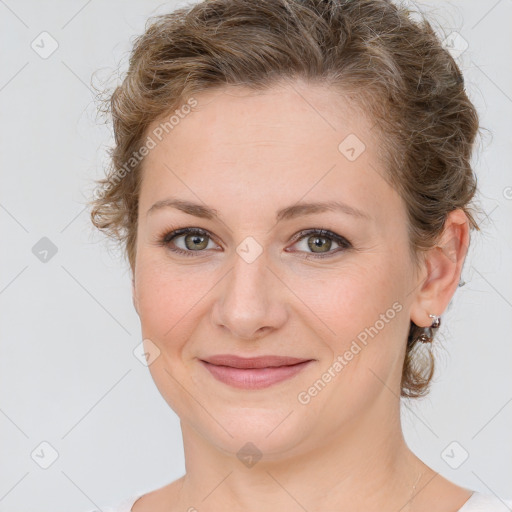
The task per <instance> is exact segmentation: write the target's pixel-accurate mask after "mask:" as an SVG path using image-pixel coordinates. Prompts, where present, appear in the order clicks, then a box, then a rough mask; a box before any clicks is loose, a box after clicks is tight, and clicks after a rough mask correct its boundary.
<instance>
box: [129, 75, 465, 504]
mask: <svg viewBox="0 0 512 512" xmlns="http://www.w3.org/2000/svg"><path fill="white" fill-rule="evenodd" d="M194 97H195V98H196V99H197V101H198V107H196V108H195V109H194V111H193V112H192V113H191V114H189V115H188V116H186V117H185V118H184V119H183V120H181V121H180V123H179V124H178V125H177V126H175V128H174V129H173V130H172V131H169V133H168V134H166V135H165V136H164V137H163V139H162V141H161V142H159V143H158V145H157V146H156V147H155V148H154V149H152V150H151V151H150V153H149V154H148V155H147V156H146V158H145V161H144V167H143V182H142V187H141V192H140V198H139V200H140V201H139V218H138V232H137V256H136V264H135V268H134V269H133V271H134V272H133V278H134V279H133V301H134V305H135V308H136V310H137V313H138V315H139V317H140V320H141V326H142V334H143V338H144V339H145V340H151V342H147V341H145V343H146V347H147V348H148V351H153V352H155V347H157V349H158V351H159V355H158V357H156V359H155V360H154V361H153V362H152V363H151V364H150V365H149V369H150V372H151V375H152V377H153V379H154V381H155V383H156V385H157V387H158V389H159V391H160V393H161V394H162V396H163V398H164V399H165V400H166V401H167V403H168V404H169V406H170V407H171V408H172V409H173V410H174V411H175V412H176V414H177V415H178V416H179V418H180V420H181V428H182V433H183V443H184V450H185V460H186V475H184V476H183V477H182V478H180V479H179V480H177V481H175V482H172V483H171V484H169V485H167V486H165V487H162V488H160V489H157V490H155V491H153V492H151V493H148V494H146V495H144V496H143V497H142V498H140V499H139V500H138V501H137V502H136V503H135V505H134V507H133V511H135V512H142V511H146V510H148V511H149V510H152V511H153V512H155V511H157V512H158V511H159V510H162V511H163V510H166V511H169V510H171V511H172V510H188V509H189V508H190V507H195V509H197V510H199V511H201V512H203V511H205V512H207V511H226V510H229V511H242V510H243V511H245V512H253V511H258V512H262V511H266V510H269V511H270V510H272V511H275V510H287V511H303V510H304V509H306V510H308V511H309V512H314V511H326V510H341V509H343V510H351V511H353V512H357V511H361V512H362V511H365V512H367V511H369V510H379V511H381V512H387V511H398V510H401V512H405V511H425V512H426V511H429V512H431V511H432V510H433V509H435V510H436V511H438V512H443V511H446V512H453V511H455V510H458V508H460V507H461V506H462V504H463V503H464V502H465V501H466V500H467V499H468V498H469V497H470V494H471V491H469V490H468V489H464V488H462V487H459V486H456V485H455V484H453V483H451V482H449V481H448V480H446V479H444V478H443V477H442V476H440V475H439V474H437V473H436V472H434V471H433V470H432V469H430V468H429V467H427V466H426V465H425V464H424V463H423V462H422V461H420V460H419V459H418V458H417V457H416V456H415V455H414V454H413V453H412V452H411V451H410V450H409V448H408V447H407V445H406V443H405V440H404V438H403V434H402V430H401V425H400V400H399V394H400V377H401V370H402V365H403V359H404V355H405V340H406V337H407V333H408V329H409V321H410V319H412V320H413V321H414V322H415V323H416V324H417V325H420V326H429V325H430V324H431V321H432V320H431V319H430V318H429V316H428V315H429V313H432V314H437V315H442V314H443V312H444V311H445V309H446V307H447V305H448V303H449V302H450V300H451V298H452V296H453V294H454V292H455V290H456V288H457V285H458V282H459V279H460V272H461V269H462V265H463V262H464V258H465V255H466V248H467V246H468V241H469V239H468V237H469V235H468V230H469V225H468V220H467V217H466V216H465V214H464V213H463V212H462V211H461V210H455V211H453V212H452V213H451V214H450V215H449V217H448V219H447V221H446V224H445V232H444V234H443V238H442V241H441V243H440V244H439V247H437V248H434V249H433V250H432V251H430V252H429V253H428V254H427V255H426V258H425V261H424V263H423V264H422V265H421V266H419V267H418V268H416V267H415V266H414V265H413V261H412V260H411V257H410V253H409V250H408V238H407V219H406V209H405V203H404V202H403V200H402V199H401V197H400V196H399V195H398V194H397V193H396V192H395V191H394V190H393V189H392V188H391V187H390V186H389V184H388V183H387V182H386V181H385V180H384V179H383V178H382V176H383V175H384V168H383V163H382V162H380V160H379V154H381V153H380V152H379V142H380V141H379V139H378V133H377V130H376V129H372V128H373V127H374V123H372V122H371V121H370V120H369V119H367V118H366V117H364V116H363V115H362V114H361V113H358V112H357V111H356V110H355V109H354V108H353V106H352V105H351V104H350V103H349V102H348V100H346V99H344V97H343V96H342V95H340V94H339V92H335V91H333V90H331V89H328V88H326V87H325V86H321V85H312V84H306V83H303V82H294V83H293V84H292V83H288V84H286V83H283V84H281V85H279V86H278V85H276V86H273V87H272V88H271V89H269V90H267V91H265V92H257V93H256V92H254V91H250V90H248V89H244V88H233V87H224V88H221V89H214V90H209V91H207V92H202V93H200V94H197V95H195V96H194ZM157 125H158V123H157V122H155V123H154V124H153V126H152V127H150V129H149V130H148V134H149V133H151V130H152V129H153V128H154V127H156V126H157ZM349 134H355V135H356V136H357V137H358V138H359V139H360V140H361V141H362V142H363V143H364V144H365V146H366V149H365V150H364V151H363V152H362V153H361V154H360V155H359V156H358V157H357V158H356V159H355V160H354V161H350V160H349V159H347V158H346V157H345V155H344V154H342V153H341V152H340V151H339V150H338V145H339V144H340V142H342V141H343V140H344V139H345V137H347V136H348V135H349ZM171 196H172V197H174V198H179V199H182V200H187V201H192V202H195V203H199V204H201V205H208V206H210V207H212V208H215V209H216V210H217V212H218V213H219V219H205V218H199V217H196V216H194V215H191V214H189V213H185V212H183V211H180V210H178V209H175V208H171V207H169V208H162V209H158V210H156V211H153V212H152V213H150V214H147V212H148V210H149V209H150V207H151V206H152V205H153V204H154V203H155V202H157V201H160V200H163V199H166V198H169V197H171ZM328 200H337V201H343V202H345V203H347V204H349V205H351V206H353V207H355V208H358V209H360V210H362V211H363V212H365V213H366V214H367V215H368V216H369V217H370V220H366V219H358V218H356V217H354V216H351V215H347V214H344V213H341V212H338V211H328V212H320V213H314V214H310V215H301V216H299V217H297V218H293V219H288V220H282V221H281V222H279V223H276V212H277V211H278V210H279V209H281V208H285V207H287V206H290V205H293V204H296V203H297V202H299V201H300V202H316V201H328ZM185 227H196V228H202V229H203V230H206V231H207V232H208V233H209V234H210V235H211V237H210V238H206V240H209V242H208V246H207V247H206V248H201V249H199V250H195V251H194V250H190V249H187V247H186V246H185V236H181V237H180V238H178V239H176V240H174V245H173V242H169V245H168V246H164V245H162V244H159V243H158V241H159V240H160V237H161V235H164V234H166V233H167V232H169V231H171V230H172V229H176V228H185ZM313 228H325V229H328V230H330V231H333V232H334V233H336V234H338V235H340V236H342V237H345V238H346V239H347V240H348V241H349V242H350V243H351V245H352V246H351V247H349V248H346V249H342V250H338V247H339V246H338V244H337V243H336V242H335V241H332V240H331V239H329V240H330V241H331V243H332V245H331V246H330V248H329V247H323V250H324V251H325V252H329V251H330V254H331V256H330V257H326V258H323V259H322V258H317V259H314V257H315V255H316V254H318V252H317V253H315V252H313V251H312V250H311V249H310V248H309V247H308V244H307V242H308V237H309V238H311V237H313V239H315V238H316V237H317V236H318V235H317V236H315V235H306V236H305V237H303V238H302V239H301V240H297V241H293V240H292V237H293V236H294V235H295V234H296V233H299V232H300V231H302V230H306V229H313ZM247 237H253V238H254V239H255V240H256V241H257V243H258V244H259V246H260V248H261V250H262V252H261V254H260V255H259V257H257V258H256V259H255V260H254V261H252V262H251V263H248V262H247V261H246V260H245V259H244V258H242V257H241V256H240V255H239V253H237V247H238V246H239V245H240V244H242V243H243V242H244V240H245V239H246V238H247ZM189 238H192V239H193V238H194V237H193V236H192V237H189ZM189 243H192V244H193V241H192V242H189ZM196 243H197V242H196ZM324 243H325V240H324ZM327 243H328V242H327ZM171 247H179V248H182V249H183V250H188V251H189V252H191V253H192V254H191V255H190V256H187V255H180V254H176V253H173V252H172V251H171V249H170V248H171ZM189 247H190V246H189ZM192 247H194V246H193V245H192ZM242 247H243V245H242ZM251 250H254V249H251ZM336 251H338V252H336ZM320 254H324V253H322V252H320ZM304 255H307V256H310V257H311V259H305V258H303V257H302V256H304ZM397 303H398V304H399V305H400V306H401V309H400V311H399V312H396V314H395V315H394V317H393V318H392V319H388V321H387V322H386V323H385V326H384V327H383V328H380V329H379V331H378V334H377V335H374V336H373V338H369V340H368V343H367V345H366V346H362V345H361V346H362V347H363V348H362V350H361V351H360V352H359V353H358V354H357V355H355V356H354V357H353V359H352V360H351V361H349V362H348V364H347V365H346V366H345V367H344V368H343V370H342V371H341V372H340V373H338V374H337V375H336V376H335V377H334V378H332V379H331V381H330V382H329V383H328V384H327V385H326V386H325V387H324V388H323V389H322V390H321V392H319V393H318V394H317V395H316V396H314V397H312V398H311V400H310V401H309V403H307V404H302V403H300V402H299V400H298V398H297V397H298V394H299V393H300V392H301V391H304V390H308V388H310V387H311V386H312V385H313V383H314V382H315V381H317V380H318V379H319V378H320V377H321V376H322V374H323V373H324V372H325V371H326V370H327V369H328V368H329V367H330V366H331V365H332V363H333V361H334V360H335V358H336V357H337V356H338V355H340V354H341V355H343V354H344V353H345V352H346V351H347V349H348V348H349V347H350V345H351V343H352V341H353V340H354V339H356V338H357V335H358V334H359V333H361V332H362V331H364V329H365V328H366V327H369V326H374V325H375V324H376V321H377V320H379V318H381V316H380V315H382V314H386V312H387V311H389V310H390V308H392V305H393V304H397ZM223 353H224V354H225V353H229V354H238V355H241V356H245V357H250V356H256V355H263V354H276V355H288V356H295V357H300V358H308V359H315V361H314V362H313V363H312V364H310V365H309V367H307V368H305V369H304V370H303V371H302V372H301V373H299V374H298V375H296V376H294V377H293V378H292V379H288V380H286V381H284V382H281V383H279V384H275V385H273V386H270V387H268V388H265V389H261V390H243V389H235V388H232V387H230V386H228V385H226V384H224V383H222V382H219V381H217V380H216V379H214V378H213V377H212V376H211V375H210V373H209V372H208V371H207V370H205V369H204V368H203V367H202V365H201V364H200V363H199V360H198V358H204V357H207V356H210V355H214V354H223ZM249 441H250V442H251V443H253V444H254V445H255V446H256V447H257V448H258V450H259V451H260V452H261V454H262V458H261V460H259V461H258V462H257V463H256V464H255V465H254V466H252V467H246V466H245V465H244V464H242V462H241V461H240V460H239V459H238V458H237V455H236V454H237V452H238V451H239V450H240V448H241V447H242V446H244V445H245V444H246V443H247V442H249ZM415 483H416V492H415V493H413V492H412V489H413V485H414V484H415ZM413 494H414V495H415V496H414V499H412V500H411V497H412V496H413ZM190 510H192V509H190Z"/></svg>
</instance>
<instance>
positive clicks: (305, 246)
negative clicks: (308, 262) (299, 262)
mask: <svg viewBox="0 0 512 512" xmlns="http://www.w3.org/2000/svg"><path fill="white" fill-rule="evenodd" d="M294 238H295V240H296V242H295V245H299V248H300V249H301V252H306V253H308V252H309V254H306V255H304V256H303V257H304V258H306V259H312V258H313V259H315V258H328V257H330V256H333V255H335V254H337V253H339V252H340V251H343V250H346V249H350V248H351V247H352V244H351V243H350V242H349V241H348V240H347V239H346V238H344V237H342V236H340V235H337V234H336V233H333V232H332V231H329V230H327V229H308V230H305V231H301V232H300V233H297V235H296V236H295V237H294ZM333 243H334V244H336V246H337V247H334V249H335V250H331V249H333ZM288 252H289V251H288Z"/></svg>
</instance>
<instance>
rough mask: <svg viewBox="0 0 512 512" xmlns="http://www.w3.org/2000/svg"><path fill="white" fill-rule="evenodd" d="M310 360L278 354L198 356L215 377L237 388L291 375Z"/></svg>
mask: <svg viewBox="0 0 512 512" xmlns="http://www.w3.org/2000/svg"><path fill="white" fill-rule="evenodd" d="M313 361H314V360H313V359H298V358H292V357H280V356H262V357H255V358H241V357H238V356H230V355H220V356H213V357H210V358H208V360H203V359H200V362H201V364H202V365H203V366H204V367H205V368H206V369H207V370H208V371H209V372H210V374H211V375H212V376H213V377H214V378H215V379H217V380H219V381H220V382H223V383H224V384H228V385H229V386H232V387H235V388H239V389H263V388H267V387H269V386H272V385H274V384H277V383H279V382H282V381H285V380H287V379H290V378H292V377H294V376H295V375H297V374H298V373H299V372H301V371H302V370H303V369H304V368H306V367H307V366H308V365H309V364H310V363H312V362H313Z"/></svg>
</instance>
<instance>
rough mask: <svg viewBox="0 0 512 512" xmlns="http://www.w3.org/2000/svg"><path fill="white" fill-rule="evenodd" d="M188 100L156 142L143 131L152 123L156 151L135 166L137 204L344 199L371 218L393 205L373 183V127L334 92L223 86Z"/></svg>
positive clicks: (390, 194) (378, 175)
mask: <svg viewBox="0 0 512 512" xmlns="http://www.w3.org/2000/svg"><path fill="white" fill-rule="evenodd" d="M193 98H194V99H195V100H196V101H197V106H195V107H194V108H193V109H192V112H190V113H189V114H186V115H183V116H182V117H180V119H179V122H177V123H176V124H174V125H173V127H172V129H171V128H169V125H168V126H167V130H165V129H164V130H163V133H161V135H160V138H161V140H157V138H155V136H154V135H152V134H153V133H154V131H155V128H158V127H159V126H160V127H164V126H165V125H163V124H162V120H158V121H155V122H154V123H153V124H152V125H151V126H150V128H149V130H148V132H147V133H148V134H149V135H150V136H152V137H153V138H154V139H155V142H156V143H157V144H156V147H155V148H154V149H152V150H151V151H150V153H149V154H148V155H147V156H146V157H145V159H144V164H143V186H142V192H141V203H142V202H144V203H146V202H149V201H157V200H159V199H162V198H163V197H162V196H163V195H165V193H169V194H172V195H173V196H176V195H182V196H186V197H184V198H186V199H193V198H194V194H195V195H196V196H198V197H200V198H201V199H204V201H205V202H208V204H211V205H213V206H214V207H216V208H218V209H219V210H222V209H223V206H225V205H223V204H220V203H219V202H218V201H217V202H216V201H215V200H216V198H217V199H219V198H220V197H221V196H222V198H223V199H225V198H227V197H229V196H230V195H232V197H233V198H236V197H238V198H242V197H243V198H244V202H245V204H247V205H251V204H253V201H254V202H259V203H260V204H261V202H262V201H263V202H266V204H267V205H270V204H271V203H276V202H278V203H280V204H279V205H276V207H275V208H274V210H277V209H279V206H287V205H288V204H289V203H295V202H297V201H299V200H301V198H302V197H304V199H305V200H306V199H307V200H308V201H312V200H344V201H345V202H347V203H350V202H351V203H352V204H353V205H354V206H356V207H358V208H360V209H366V210H367V211H368V212H369V214H370V215H372V216H374V217H376V218H378V217H379V216H382V214H383V212H382V211H381V205H385V204H386V202H389V201H395V202H397V201H398V202H400V198H398V196H396V193H395V191H394V190H393V189H391V187H389V185H388V184H387V182H386V181H385V180H384V179H383V177H382V176H383V174H384V167H383V162H382V161H381V160H382V158H381V157H382V151H381V148H380V144H381V140H380V138H379V135H378V132H377V129H376V128H375V129H374V123H372V121H371V120H370V119H369V118H368V117H367V116H365V115H364V113H363V112H361V111H360V110H359V109H358V108H357V106H356V105H355V103H353V102H352V101H350V100H348V99H346V98H344V97H343V96H342V95H341V94H340V93H339V92H338V91H334V90H333V89H332V88H328V87H323V86H311V85H305V84H304V83H296V84H293V85H291V84H288V85H282V86H278V87H275V88H272V89H268V90H265V91H257V92H256V91H253V90H249V89H246V88H240V87H223V88H219V89H214V90H209V91H206V92H201V93H199V94H196V95H194V96H193ZM178 110H179V108H178ZM165 120H166V118H164V119H163V122H164V123H165ZM160 132H162V129H160ZM274 192H275V196H274ZM306 196H307V197H306ZM196 199H197V197H196ZM207 199H208V200H207ZM281 203H283V204H281ZM284 203H286V204H284ZM147 206H148V207H149V206H151V205H149V204H148V205H147ZM396 207H397V208H398V209H400V208H401V205H400V204H396ZM386 208H387V210H388V211H389V209H390V208H389V205H388V206H386Z"/></svg>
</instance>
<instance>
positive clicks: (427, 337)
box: [418, 315, 441, 343]
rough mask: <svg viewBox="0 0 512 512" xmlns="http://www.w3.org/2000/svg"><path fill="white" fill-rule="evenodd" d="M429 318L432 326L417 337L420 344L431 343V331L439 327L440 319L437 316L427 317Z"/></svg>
mask: <svg viewBox="0 0 512 512" xmlns="http://www.w3.org/2000/svg"><path fill="white" fill-rule="evenodd" d="M428 316H429V317H430V318H432V325H431V326H430V327H425V328H424V332H422V333H421V334H420V335H419V336H418V340H419V341H421V343H432V337H433V334H432V329H438V328H439V326H440V325H441V317H440V316H437V315H428Z"/></svg>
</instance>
